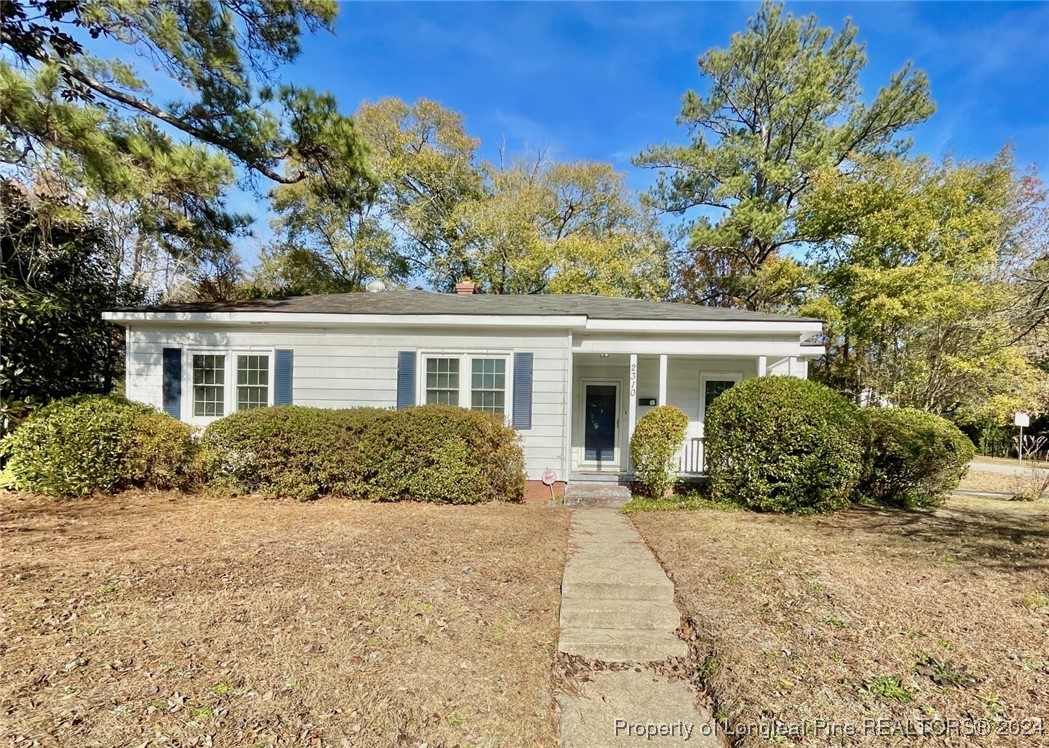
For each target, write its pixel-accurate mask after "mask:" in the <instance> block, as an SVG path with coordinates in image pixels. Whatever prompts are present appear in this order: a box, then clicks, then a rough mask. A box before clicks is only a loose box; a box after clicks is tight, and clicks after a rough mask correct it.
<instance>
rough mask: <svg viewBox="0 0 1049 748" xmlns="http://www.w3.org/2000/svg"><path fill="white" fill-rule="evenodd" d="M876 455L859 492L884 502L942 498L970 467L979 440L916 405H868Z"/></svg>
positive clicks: (927, 502) (925, 502)
mask: <svg viewBox="0 0 1049 748" xmlns="http://www.w3.org/2000/svg"><path fill="white" fill-rule="evenodd" d="M861 413H862V414H863V416H864V418H865V419H866V421H867V423H868V424H869V426H870V430H871V437H872V442H871V458H870V466H869V468H868V472H867V475H866V476H865V478H864V480H863V482H862V483H861V484H860V486H859V489H858V495H859V496H860V497H862V498H864V499H868V500H871V501H876V502H878V503H879V504H889V505H892V506H901V507H910V508H917V507H931V506H939V505H940V504H942V503H943V502H944V501H945V500H946V499H947V497H948V496H949V495H950V492H951V491H952V490H953V489H955V488H957V487H958V483H959V482H960V481H961V479H962V478H963V477H965V472H966V470H968V468H969V462H970V460H972V458H973V456H974V455H975V454H976V449H975V447H974V446H973V443H972V442H971V441H970V440H969V437H967V436H966V435H965V434H963V433H962V432H961V430H959V428H958V427H957V426H955V425H954V424H953V423H951V422H950V421H948V420H947V419H945V418H941V417H940V416H937V415H933V414H932V413H926V412H925V411H923V410H917V409H915V408H866V409H864V410H862V411H861Z"/></svg>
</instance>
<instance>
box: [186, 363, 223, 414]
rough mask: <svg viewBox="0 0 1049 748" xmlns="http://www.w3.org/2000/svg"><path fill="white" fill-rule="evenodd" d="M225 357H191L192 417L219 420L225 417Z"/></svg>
mask: <svg viewBox="0 0 1049 748" xmlns="http://www.w3.org/2000/svg"><path fill="white" fill-rule="evenodd" d="M225 390H226V357H225V356H223V355H218V354H211V353H208V354H194V356H193V415H194V416H203V417H205V418H220V417H221V416H223V415H225V412H226V411H225V403H226V395H225Z"/></svg>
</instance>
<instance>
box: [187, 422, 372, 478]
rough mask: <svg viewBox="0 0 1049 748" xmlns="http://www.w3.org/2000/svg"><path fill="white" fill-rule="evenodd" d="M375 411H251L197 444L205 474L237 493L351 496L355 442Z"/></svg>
mask: <svg viewBox="0 0 1049 748" xmlns="http://www.w3.org/2000/svg"><path fill="white" fill-rule="evenodd" d="M383 414H384V411H382V410H379V409H378V408H350V409H345V410H325V409H323V408H305V407H301V406H297V405H281V406H277V407H273V408H252V409H251V410H242V411H239V412H236V413H232V414H230V415H228V416H226V417H225V418H220V419H219V420H217V421H214V422H213V423H211V424H210V425H209V426H208V427H207V429H206V430H205V431H204V436H203V437H202V438H201V448H202V459H203V465H204V471H205V473H206V475H207V477H208V480H209V481H210V482H211V483H212V484H214V485H217V486H221V487H223V488H228V489H230V490H233V491H236V492H240V493H254V494H260V495H263V496H271V497H276V496H291V497H294V498H298V499H309V498H313V497H315V496H322V495H328V494H340V495H350V494H352V493H353V492H354V487H355V485H356V484H357V482H358V478H359V474H360V466H359V456H358V449H357V442H358V440H359V437H360V432H361V430H362V429H363V427H364V425H365V424H366V423H368V422H369V421H372V420H374V419H376V418H380V417H381V416H382V415H383Z"/></svg>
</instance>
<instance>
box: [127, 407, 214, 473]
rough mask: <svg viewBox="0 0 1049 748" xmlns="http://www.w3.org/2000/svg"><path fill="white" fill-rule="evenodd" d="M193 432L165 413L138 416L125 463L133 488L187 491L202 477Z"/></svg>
mask: <svg viewBox="0 0 1049 748" xmlns="http://www.w3.org/2000/svg"><path fill="white" fill-rule="evenodd" d="M195 433H196V429H194V428H193V427H192V426H190V425H189V424H188V423H183V422H182V421H179V420H177V419H175V418H172V417H171V416H169V415H167V414H166V413H159V412H157V411H150V412H148V413H139V414H138V415H136V416H135V420H134V421H133V422H132V427H131V434H130V445H129V448H128V455H127V460H128V463H129V468H130V473H131V480H132V482H133V483H134V484H135V485H141V486H148V487H150V488H178V489H183V490H185V489H190V488H194V487H196V486H197V485H198V484H199V483H200V481H201V480H202V478H203V470H202V469H201V463H200V445H199V444H197V440H196V439H195V438H194V434H195Z"/></svg>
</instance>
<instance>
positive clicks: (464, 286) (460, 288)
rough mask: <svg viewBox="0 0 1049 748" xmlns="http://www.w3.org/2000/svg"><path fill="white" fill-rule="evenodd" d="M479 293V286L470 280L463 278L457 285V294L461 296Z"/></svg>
mask: <svg viewBox="0 0 1049 748" xmlns="http://www.w3.org/2000/svg"><path fill="white" fill-rule="evenodd" d="M476 291H477V286H475V285H474V282H473V281H472V280H470V279H469V278H463V279H462V280H461V281H459V282H458V283H456V284H455V292H456V293H457V294H459V295H460V296H470V295H472V294H474V293H475V292H476Z"/></svg>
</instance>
